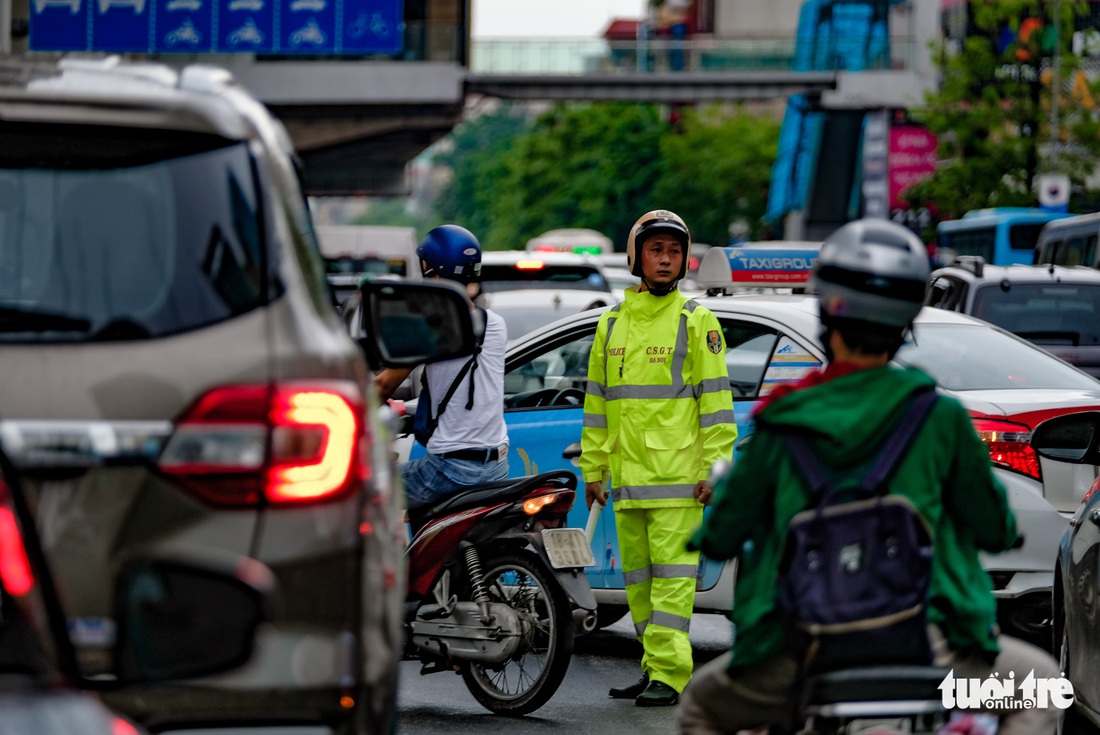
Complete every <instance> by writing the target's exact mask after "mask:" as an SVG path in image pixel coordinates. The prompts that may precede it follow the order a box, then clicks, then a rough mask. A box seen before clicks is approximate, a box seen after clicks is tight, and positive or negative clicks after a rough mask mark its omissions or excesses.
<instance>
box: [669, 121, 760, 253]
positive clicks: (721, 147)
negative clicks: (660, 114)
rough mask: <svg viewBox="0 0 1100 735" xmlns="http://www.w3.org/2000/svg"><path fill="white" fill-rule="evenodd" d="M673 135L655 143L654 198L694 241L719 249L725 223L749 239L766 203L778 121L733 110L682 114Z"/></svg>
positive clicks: (755, 231)
mask: <svg viewBox="0 0 1100 735" xmlns="http://www.w3.org/2000/svg"><path fill="white" fill-rule="evenodd" d="M681 131H682V132H680V133H679V134H676V133H671V134H666V135H665V136H664V137H663V138H662V140H661V151H662V160H663V162H664V165H663V166H662V170H661V174H660V177H659V178H658V180H657V183H656V186H655V187H654V194H655V196H656V200H657V201H658V202H660V203H661V206H663V207H666V208H668V209H671V210H673V211H674V212H676V213H677V214H679V215H680V216H681V217H683V218H684V220H685V221H686V222H687V223H688V226H689V227H691V230H692V235H693V237H694V239H695V240H697V241H698V242H706V243H710V244H712V245H721V244H724V243H725V242H726V239H727V237H728V230H729V225H730V223H731V222H734V221H737V220H743V221H744V222H745V223H746V224H747V225H748V227H749V230H750V237H756V236H758V235H760V232H759V228H760V225H761V223H762V218H763V216H764V210H765V208H766V206H767V201H768V186H769V184H770V182H771V174H772V163H773V161H774V160H775V152H776V146H777V145H778V141H779V120H778V119H776V118H773V117H770V116H764V115H754V114H749V113H747V112H745V111H743V110H740V109H738V110H736V111H735V112H734V114H732V115H724V114H720V110H718V109H710V110H704V111H702V112H696V111H694V110H686V111H685V112H684V117H683V119H682V121H681Z"/></svg>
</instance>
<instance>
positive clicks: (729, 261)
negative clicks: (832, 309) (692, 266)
mask: <svg viewBox="0 0 1100 735" xmlns="http://www.w3.org/2000/svg"><path fill="white" fill-rule="evenodd" d="M820 252H821V243H820V242H810V241H805V240H772V241H764V242H746V243H741V244H740V245H732V246H730V247H716V248H711V249H710V250H708V251H707V254H706V255H704V256H703V262H702V263H700V264H699V271H698V273H697V275H696V277H695V282H696V284H697V285H698V286H699V288H703V289H707V290H708V291H711V290H714V291H724V290H726V289H727V288H733V287H753V286H755V287H758V288H768V287H771V288H805V287H806V284H807V283H808V282H809V280H810V273H811V272H812V271H813V268H814V263H815V262H816V261H817V256H818V255H819V254H820Z"/></svg>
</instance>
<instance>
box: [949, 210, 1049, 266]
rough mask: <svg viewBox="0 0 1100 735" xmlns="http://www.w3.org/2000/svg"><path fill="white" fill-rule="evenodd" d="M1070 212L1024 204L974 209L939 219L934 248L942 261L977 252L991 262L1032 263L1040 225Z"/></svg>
mask: <svg viewBox="0 0 1100 735" xmlns="http://www.w3.org/2000/svg"><path fill="white" fill-rule="evenodd" d="M1069 216H1070V215H1069V214H1066V213H1065V212H1047V211H1044V210H1042V209H1030V208H1027V207H996V208H992V209H975V210H972V211H970V212H967V213H966V214H965V215H963V217H962V219H954V220H947V221H945V222H940V224H939V227H937V228H936V234H937V243H936V246H937V250H936V252H937V255H938V256H939V259H940V260H942V261H944V262H949V261H950V260H953V259H954V257H955V256H959V255H980V256H981V257H982V258H983V259H984V260H985V262H986V263H988V264H990V265H1014V264H1024V265H1031V264H1032V263H1034V262H1035V260H1034V258H1035V245H1036V244H1037V243H1038V242H1039V231H1040V230H1042V229H1043V225H1045V224H1046V223H1047V222H1050V221H1051V220H1055V219H1062V218H1063V217H1069Z"/></svg>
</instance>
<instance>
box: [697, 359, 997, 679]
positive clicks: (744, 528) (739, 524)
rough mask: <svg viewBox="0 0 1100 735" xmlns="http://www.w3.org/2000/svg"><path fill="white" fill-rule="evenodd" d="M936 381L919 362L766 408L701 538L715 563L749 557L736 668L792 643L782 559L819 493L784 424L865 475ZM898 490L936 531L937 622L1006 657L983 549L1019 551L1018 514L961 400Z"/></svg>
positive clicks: (737, 611)
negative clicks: (780, 585)
mask: <svg viewBox="0 0 1100 735" xmlns="http://www.w3.org/2000/svg"><path fill="white" fill-rule="evenodd" d="M933 383H934V381H933V380H932V378H930V377H929V376H928V375H926V374H925V373H923V372H921V371H920V370H917V369H915V368H907V369H900V368H896V367H876V368H870V369H867V370H859V371H856V372H854V373H849V374H847V375H842V376H840V377H836V378H833V379H832V380H829V381H827V382H824V383H820V384H818V385H814V386H810V387H804V388H800V389H798V390H795V391H793V392H791V393H789V394H787V395H784V396H781V397H779V398H776V399H775V400H774V401H772V402H771V403H770V404H768V405H767V406H765V407H764V408H763V410H761V411H760V413H758V414H757V416H756V430H755V432H754V433H753V435H752V438H751V439H750V440H749V442H748V443H747V445H746V446H745V447H744V448H743V451H742V453H741V455H740V456H739V457H738V459H737V462H736V463H735V465H734V467H733V471H732V472H731V473H730V475H729V476H728V477H727V478H726V479H725V481H723V482H721V483H719V486H718V487H717V488H716V490H715V500H714V503H713V505H714V507H713V509H712V511H711V513H710V515H709V516H708V518H707V520H706V521H705V522H704V524H703V526H702V527H701V528H700V529H699V530H698V531H696V534H695V536H694V538H693V541H692V544H693V545H694V546H696V547H698V548H699V549H701V550H702V551H703V553H704V554H706V555H707V556H708V557H710V558H712V559H717V560H724V559H733V558H737V559H738V560H739V570H738V575H737V584H736V588H735V591H734V606H733V616H732V620H733V623H734V642H733V658H732V661H731V664H730V669H731V670H734V669H736V668H738V667H741V666H745V665H748V664H753V663H757V662H760V661H764V660H766V659H770V658H772V657H774V656H776V655H779V654H780V653H782V652H784V651H785V650H786V649H787V641H786V638H785V635H784V633H783V628H782V624H781V622H780V618H779V613H778V610H777V608H776V596H777V577H778V568H779V560H780V554H781V551H782V546H783V542H784V539H785V538H786V531H787V525H788V523H789V522H790V519H791V518H792V517H793V516H794V515H795V514H796V513H798V512H799V511H801V510H803V509H804V508H805V506H806V504H807V498H808V488H807V487H806V484H805V482H804V480H803V479H802V475H801V474H800V473H799V471H798V469H797V468H796V467H795V466H794V464H793V461H792V459H791V456H790V453H789V451H788V449H787V446H786V444H785V442H784V440H783V438H782V436H780V434H779V433H778V432H777V429H783V428H785V427H790V428H794V427H798V428H800V429H803V430H809V431H810V432H811V436H812V437H813V438H812V439H811V446H812V447H813V450H814V452H815V454H816V455H817V456H818V457H819V458H820V459H821V461H822V463H823V464H824V465H825V467H826V468H827V469H828V470H829V471H831V472H837V473H845V472H854V473H855V476H857V477H858V476H861V475H862V470H864V469H866V467H867V466H868V465H869V463H870V461H871V460H872V459H873V458H874V457H875V455H876V454H877V453H878V450H879V448H880V446H881V443H882V441H883V440H884V439H885V437H886V435H887V434H888V433H889V430H890V428H891V427H892V426H893V425H894V424H895V423H896V422H897V421H898V420H899V419H900V418H901V415H902V413H903V412H904V411H905V409H906V408H907V406H908V405H909V401H910V397H911V396H912V395H913V393H914V392H916V391H917V390H918V389H920V388H921V387H923V386H928V385H932V384H933ZM889 487H890V490H891V492H894V493H899V494H902V495H905V496H907V497H908V498H909V499H910V500H911V501H912V502H913V504H914V505H915V506H916V508H917V510H918V511H919V512H920V513H921V515H922V516H923V517H924V519H925V520H926V521H927V522H928V525H929V527H930V528H931V529H932V534H933V545H934V549H935V551H934V557H933V568H932V581H931V589H930V592H929V594H930V600H929V613H928V619H929V622H930V623H934V624H936V625H938V626H939V627H940V628H941V630H942V631H943V633H944V636H945V637H946V639H947V641H948V643H949V644H950V645H951V646H952V648H954V649H955V650H959V651H969V652H975V653H981V652H984V653H985V654H987V655H995V654H996V653H997V651H998V646H997V640H996V636H997V628H996V601H995V599H994V597H993V593H992V591H991V590H992V584H991V582H990V579H989V576H988V575H987V574H986V572H985V570H984V569H982V566H981V564H980V563H979V560H978V552H979V550H980V551H987V552H998V551H1004V550H1006V549H1008V548H1009V547H1010V546H1011V545H1012V544H1013V542H1014V541H1015V539H1016V521H1015V517H1014V516H1013V514H1012V511H1011V510H1010V508H1009V506H1008V499H1007V496H1006V494H1005V489H1004V487H1003V486H1002V485H1001V484H1000V483H999V482H998V481H997V480H996V478H995V477H994V476H993V473H992V472H991V470H990V462H989V454H988V452H987V451H986V448H985V446H984V445H983V444H982V442H981V440H980V439H979V438H978V436H977V433H976V432H975V431H974V426H973V424H972V423H971V421H970V417H969V415H968V414H967V412H966V410H965V409H964V408H963V407H962V405H960V404H959V403H958V401H956V400H954V399H952V398H950V397H947V396H943V395H941V396H940V397H939V400H938V401H937V402H936V405H935V407H934V408H933V409H932V413H931V414H930V415H929V416H928V418H927V419H926V421H925V424H924V426H923V427H921V430H920V431H919V432H918V434H917V436H916V438H915V439H914V440H913V443H912V444H911V445H910V447H909V450H908V451H907V452H906V454H905V456H904V457H903V458H902V459H901V460H900V462H899V463H898V466H897V468H896V470H895V472H894V475H893V477H892V478H891V480H890V481H889Z"/></svg>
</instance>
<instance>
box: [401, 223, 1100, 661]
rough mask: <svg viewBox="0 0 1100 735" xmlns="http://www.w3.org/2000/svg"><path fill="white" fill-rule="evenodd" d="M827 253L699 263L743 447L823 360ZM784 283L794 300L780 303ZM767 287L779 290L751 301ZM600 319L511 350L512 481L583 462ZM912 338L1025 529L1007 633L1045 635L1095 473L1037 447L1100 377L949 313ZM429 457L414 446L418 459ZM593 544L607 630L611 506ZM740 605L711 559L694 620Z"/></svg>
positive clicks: (574, 323)
mask: <svg viewBox="0 0 1100 735" xmlns="http://www.w3.org/2000/svg"><path fill="white" fill-rule="evenodd" d="M818 247H819V246H818V245H816V244H812V243H770V244H768V245H767V246H765V247H762V248H761V247H753V246H740V247H737V248H713V249H712V250H711V251H710V252H708V254H707V256H706V258H705V261H704V263H703V265H702V266H701V269H700V270H701V275H700V280H701V283H700V285H701V286H703V287H705V288H707V291H708V295H706V296H702V297H700V298H699V299H698V301H699V303H700V304H702V305H704V306H706V307H707V308H708V309H710V310H711V311H712V312H714V314H715V315H716V316H717V317H718V320H719V322H720V323H721V325H722V331H723V335H724V338H725V342H726V349H727V352H726V359H727V364H728V366H729V379H730V386H731V388H732V390H733V400H734V413H735V415H736V421H737V424H738V433H739V440H738V441H739V443H740V442H743V441H744V440H745V438H746V437H747V436H748V435H749V434H751V432H752V424H751V420H750V417H751V415H752V411H753V408H754V407H755V406H756V404H757V402H758V401H759V400H760V399H761V398H762V397H764V396H765V395H767V394H768V393H769V392H770V391H771V390H773V389H774V388H775V387H776V386H777V385H779V384H782V383H786V382H791V381H797V380H799V379H800V378H801V377H802V376H804V375H805V374H806V373H808V372H810V371H813V370H817V369H818V368H819V367H820V366H821V365H822V363H823V362H824V360H825V355H824V352H823V351H822V349H821V346H820V345H819V343H818V339H817V334H818V330H819V321H818V306H817V301H816V299H815V298H814V297H813V296H810V295H804V294H801V293H798V292H799V291H802V290H804V289H805V287H806V277H807V273H808V271H809V269H810V268H811V267H812V265H813V261H814V259H815V258H816V256H817V249H818ZM776 286H779V287H783V290H787V291H791V292H792V293H788V294H785V295H783V294H776V293H774V291H775V290H776V289H775V288H774V287H776ZM763 287H769V288H770V289H771V290H772V291H773V293H749V292H746V291H752V290H755V291H760V290H761V289H762V288H763ZM602 311H603V309H598V310H593V311H584V312H581V313H579V314H575V315H573V316H571V317H567V318H565V319H562V320H560V321H557V322H555V323H553V324H551V325H548V326H546V327H544V328H542V329H539V330H536V331H534V332H532V333H530V334H527V335H525V336H523V337H520V338H519V339H516V340H514V341H513V342H511V343H510V344H509V347H508V352H507V356H506V364H505V419H506V421H507V424H508V435H509V441H510V444H511V452H510V455H509V462H510V464H511V474H512V475H513V476H522V475H529V474H534V473H536V472H546V471H548V470H555V469H562V468H575V467H576V462H577V459H576V458H577V456H578V455H579V447H580V445H579V440H580V435H581V422H582V416H583V403H584V390H585V383H586V380H587V369H588V353H589V351H590V349H591V346H592V342H593V338H594V334H595V331H596V325H597V323H598V321H599V317H600V313H601V312H602ZM914 337H915V339H912V340H910V341H909V342H908V343H907V344H906V345H905V346H904V347H903V348H902V349H901V351H900V352H899V353H898V356H897V362H898V363H901V364H908V365H916V366H918V367H920V368H922V369H924V370H925V371H927V372H928V373H930V374H931V375H932V376H933V377H934V378H935V379H936V380H937V382H938V383H939V385H940V387H941V389H942V390H943V392H945V393H946V394H948V395H951V396H954V397H955V398H957V399H958V400H959V401H961V402H962V403H963V405H964V406H966V408H967V409H968V410H969V412H970V414H971V416H972V417H973V420H974V427H975V430H976V431H977V432H978V433H979V435H980V436H981V438H982V440H983V441H984V442H985V444H986V445H987V446H988V447H989V453H990V458H991V460H992V461H993V464H994V468H995V472H996V473H997V475H998V477H999V479H1000V480H1001V482H1003V483H1004V485H1005V487H1006V488H1007V489H1008V492H1009V496H1010V501H1011V504H1012V507H1013V509H1014V510H1015V512H1016V516H1017V520H1018V523H1019V526H1020V528H1021V532H1022V535H1023V538H1024V541H1023V544H1022V545H1021V546H1020V547H1019V548H1016V549H1013V550H1011V551H1008V552H1006V553H1003V554H999V555H995V556H988V557H986V558H985V559H984V564H985V567H986V569H987V570H988V571H989V573H990V575H991V577H992V580H993V583H994V587H995V589H996V594H997V595H998V597H999V598H1000V599H1001V601H1002V613H1003V614H1002V625H1003V626H1005V628H1006V630H1012V631H1013V632H1016V633H1017V634H1020V635H1024V636H1028V637H1031V638H1032V639H1034V640H1046V636H1048V635H1049V628H1048V625H1049V617H1050V613H1049V609H1050V600H1051V586H1052V575H1053V560H1054V558H1055V556H1056V550H1057V545H1058V539H1059V537H1060V536H1061V533H1062V530H1063V528H1064V527H1065V523H1066V517H1067V515H1064V514H1063V513H1062V512H1060V509H1062V508H1066V507H1071V506H1072V505H1075V504H1076V502H1077V501H1078V500H1079V499H1080V498H1081V497H1082V496H1083V495H1084V493H1085V491H1086V490H1087V489H1088V487H1089V485H1090V484H1091V483H1092V480H1093V478H1094V477H1095V473H1096V471H1097V468H1096V467H1093V466H1081V465H1071V464H1067V463H1063V462H1058V461H1054V460H1051V459H1047V458H1042V459H1040V458H1039V457H1038V456H1036V454H1035V452H1034V451H1033V450H1032V448H1031V446H1030V445H1029V438H1030V435H1031V432H1032V430H1034V429H1035V427H1036V426H1037V425H1038V424H1039V423H1041V422H1042V421H1044V420H1046V419H1048V418H1050V417H1053V416H1058V415H1061V414H1065V413H1070V412H1074V411H1078V410H1086V409H1087V410H1097V409H1098V408H1100V381H1097V380H1096V379H1094V378H1092V377H1090V376H1089V375H1087V374H1085V373H1083V372H1081V371H1079V370H1077V369H1076V368H1074V367H1072V366H1070V365H1068V364H1066V363H1064V362H1062V361H1061V360H1059V359H1057V358H1055V357H1053V356H1051V355H1050V354H1048V353H1046V352H1044V351H1043V350H1041V349H1039V348H1037V347H1035V346H1034V345H1032V344H1030V343H1028V342H1026V341H1024V340H1022V339H1019V338H1017V337H1015V336H1013V335H1012V334H1010V333H1008V332H1006V331H1004V330H1001V329H999V328H997V327H994V326H991V325H989V324H986V323H985V322H981V321H979V320H976V319H973V318H970V317H968V316H965V315H962V314H957V313H953V312H948V311H944V310H941V309H933V308H925V309H924V310H923V311H922V312H921V314H920V316H919V317H918V319H917V322H916V327H915V329H914ZM422 453H423V447H420V446H419V445H416V446H415V447H414V448H413V451H412V456H413V457H416V456H419V455H420V454H422ZM587 514H588V511H587V510H586V509H585V507H584V505H583V504H582V503H578V504H577V505H576V507H574V509H573V511H572V515H571V517H570V523H571V525H574V526H578V527H584V526H585V524H586V521H587V517H588V516H587ZM594 547H595V550H596V552H597V553H596V559H597V564H596V566H595V567H593V568H591V569H589V570H588V579H589V582H590V584H591V586H592V588H593V590H594V591H595V593H596V597H597V600H598V601H599V603H600V621H601V624H608V623H610V622H614V621H615V620H617V619H618V618H619V617H621V616H622V615H623V614H625V613H626V610H627V607H626V593H625V591H624V584H623V576H622V569H621V565H620V563H619V561H618V560H619V558H620V554H619V547H618V539H617V538H616V534H615V525H614V520H613V516H612V510H611V508H610V507H607V508H605V509H604V510H603V511H602V513H601V517H600V519H599V524H598V526H597V529H596V534H595V538H594ZM732 601H733V571H732V568H731V566H729V565H723V564H720V563H717V562H713V561H708V560H703V561H702V562H701V563H700V566H699V571H698V585H697V594H696V598H695V606H696V611H697V612H718V613H727V612H728V611H729V610H730V608H731V606H732Z"/></svg>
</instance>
